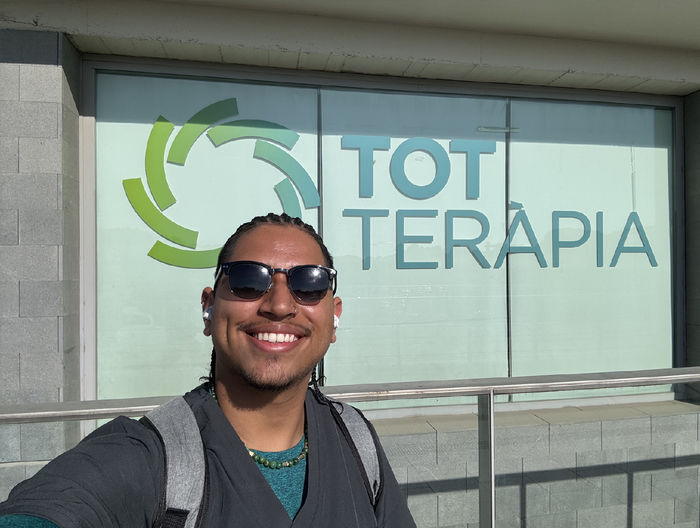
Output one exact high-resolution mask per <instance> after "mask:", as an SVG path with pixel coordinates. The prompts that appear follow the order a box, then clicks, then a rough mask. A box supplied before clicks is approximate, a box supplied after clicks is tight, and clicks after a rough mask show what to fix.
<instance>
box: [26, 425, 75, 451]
mask: <svg viewBox="0 0 700 528" xmlns="http://www.w3.org/2000/svg"><path fill="white" fill-rule="evenodd" d="M20 428H21V433H20V434H21V445H20V449H21V453H22V460H51V459H53V458H55V457H57V456H58V455H60V454H61V453H63V451H65V440H64V435H63V424H62V423H60V422H48V423H33V424H22V425H20Z"/></svg>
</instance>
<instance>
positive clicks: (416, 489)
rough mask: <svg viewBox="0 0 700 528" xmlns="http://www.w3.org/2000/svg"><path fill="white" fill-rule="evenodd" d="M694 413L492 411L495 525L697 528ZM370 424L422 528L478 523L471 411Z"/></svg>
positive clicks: (689, 409)
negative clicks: (494, 434)
mask: <svg viewBox="0 0 700 528" xmlns="http://www.w3.org/2000/svg"><path fill="white" fill-rule="evenodd" d="M583 409H585V408H583ZM698 413H700V406H696V405H692V404H687V403H683V402H678V401H667V402H657V403H652V404H629V405H611V406H599V407H595V408H588V409H585V410H582V408H576V407H569V408H565V409H544V410H539V411H528V412H516V413H513V412H503V413H499V412H497V413H496V423H495V433H496V453H495V462H496V526H497V527H499V528H505V527H511V526H512V527H517V528H522V527H525V526H527V527H528V528H531V527H556V528H569V527H571V528H587V527H590V528H600V527H611V528H612V527H614V528H620V527H626V526H627V527H655V528H656V527H662V526H663V527H671V526H673V527H682V528H689V527H695V528H698V526H699V523H700V492H699V490H700V478H699V473H700V436H699V434H698V427H699V424H698ZM374 423H375V426H376V427H377V431H378V432H379V435H380V437H381V439H382V443H383V444H384V445H385V447H386V452H387V456H388V457H389V460H390V462H391V463H392V466H393V468H394V470H395V473H396V477H397V480H398V481H399V484H400V485H401V486H402V489H404V490H405V492H406V495H407V498H408V504H409V507H410V508H411V511H412V512H413V514H414V517H415V519H416V522H417V524H418V526H419V528H438V527H439V528H446V527H456V526H460V527H463V526H468V527H477V526H478V525H479V501H478V450H477V449H478V442H477V435H476V427H477V421H476V417H475V416H473V415H467V416H429V417H423V418H414V419H412V420H408V419H401V420H391V419H384V420H375V421H374ZM436 457H437V458H438V459H439V463H436V462H435V461H434V459H435V458H436Z"/></svg>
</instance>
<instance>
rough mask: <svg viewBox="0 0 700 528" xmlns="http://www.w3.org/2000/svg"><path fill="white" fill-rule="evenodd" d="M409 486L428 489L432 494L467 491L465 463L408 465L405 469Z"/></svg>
mask: <svg viewBox="0 0 700 528" xmlns="http://www.w3.org/2000/svg"><path fill="white" fill-rule="evenodd" d="M406 472H407V481H408V484H409V485H415V484H417V485H420V486H424V487H427V488H429V489H430V490H431V491H432V492H433V493H448V492H454V491H458V492H463V493H465V492H466V491H467V468H466V463H465V462H463V461H462V462H460V461H455V462H454V463H452V464H428V465H424V464H410V465H408V466H407V467H406Z"/></svg>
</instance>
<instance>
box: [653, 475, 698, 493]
mask: <svg viewBox="0 0 700 528" xmlns="http://www.w3.org/2000/svg"><path fill="white" fill-rule="evenodd" d="M697 496H698V468H696V467H695V468H685V469H669V470H666V471H658V472H656V473H654V474H652V475H651V500H652V501H656V500H667V499H669V498H674V499H689V498H693V497H697Z"/></svg>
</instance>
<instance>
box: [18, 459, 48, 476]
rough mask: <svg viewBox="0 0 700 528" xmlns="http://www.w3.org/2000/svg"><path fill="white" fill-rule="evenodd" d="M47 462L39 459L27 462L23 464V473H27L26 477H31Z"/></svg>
mask: <svg viewBox="0 0 700 528" xmlns="http://www.w3.org/2000/svg"><path fill="white" fill-rule="evenodd" d="M47 463H48V462H46V461H45V460H40V461H36V462H27V463H26V464H25V465H24V471H25V474H26V475H27V477H26V478H32V477H33V476H34V475H36V474H37V473H38V472H39V470H40V469H41V468H43V467H44V466H45V465H46V464H47Z"/></svg>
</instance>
